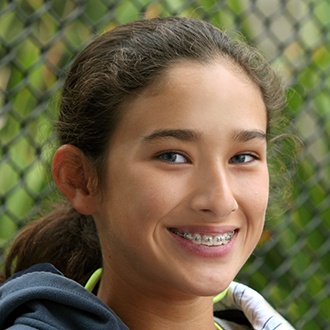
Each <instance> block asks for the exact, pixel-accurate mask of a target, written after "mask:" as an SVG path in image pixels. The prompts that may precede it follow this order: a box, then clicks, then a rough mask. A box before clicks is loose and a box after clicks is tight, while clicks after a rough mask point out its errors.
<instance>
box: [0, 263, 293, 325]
mask: <svg viewBox="0 0 330 330" xmlns="http://www.w3.org/2000/svg"><path fill="white" fill-rule="evenodd" d="M251 297H252V298H251ZM219 306H220V311H219V312H215V320H216V322H217V323H218V324H219V325H220V326H221V327H222V329H224V330H240V329H264V330H273V329H275V328H276V330H291V329H293V328H292V327H291V326H290V325H289V324H288V323H287V322H286V321H285V320H284V319H283V318H282V317H281V316H280V315H279V314H278V313H277V312H276V311H275V310H274V309H272V307H270V306H269V304H268V303H267V302H266V301H265V300H264V299H263V298H262V297H261V296H260V295H259V294H258V293H256V292H255V291H253V290H252V289H250V288H248V287H246V286H244V285H242V284H238V283H235V282H233V283H232V284H231V286H230V287H229V290H228V293H227V294H226V296H225V297H224V298H223V299H222V300H221V301H220V303H219ZM243 310H244V313H245V314H246V316H245V315H244V313H243V312H242V311H243ZM265 311H266V312H267V313H266V314H265V313H264V312H265ZM219 317H220V318H219ZM232 317H234V319H235V320H236V321H235V322H240V323H242V324H241V325H239V324H237V323H233V322H231V321H226V320H224V318H227V319H231V318H232ZM268 319H269V320H270V321H268V322H266V321H267V320H268ZM249 321H250V322H251V323H252V324H255V326H254V327H251V325H249ZM273 321H277V322H278V323H277V324H276V325H275V326H274V324H275V323H273ZM264 323H265V326H264V327H262V326H263V324H264ZM0 329H1V330H2V329H10V330H31V329H39V330H50V329H54V330H55V329H56V330H59V329H63V330H64V329H65V330H68V329H79V330H80V329H88V330H90V329H98V330H99V329H100V330H103V329H104V330H106V329H107V330H109V329H112V330H128V327H127V326H126V325H125V324H124V323H123V322H122V321H121V320H120V319H119V317H118V316H117V315H116V314H115V313H114V311H112V310H111V309H110V308H109V307H108V306H107V305H106V304H104V303H103V302H102V301H101V300H100V299H98V298H97V297H96V296H95V295H94V294H92V293H90V292H88V291H87V290H86V289H85V288H84V287H82V286H81V285H80V284H78V283H77V282H75V281H73V280H70V279H68V278H66V277H64V276H63V274H62V273H60V272H59V271H58V270H57V269H56V268H54V267H53V266H52V265H50V264H40V265H35V266H33V267H31V268H29V269H28V270H26V271H22V272H19V273H17V274H15V275H14V276H12V277H11V278H10V279H8V280H7V281H6V282H4V283H3V284H2V285H1V286H0Z"/></svg>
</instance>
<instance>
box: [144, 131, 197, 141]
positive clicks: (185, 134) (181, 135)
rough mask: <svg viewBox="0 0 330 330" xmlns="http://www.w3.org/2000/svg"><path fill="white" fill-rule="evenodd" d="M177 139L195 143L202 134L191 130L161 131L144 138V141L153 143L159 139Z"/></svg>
mask: <svg viewBox="0 0 330 330" xmlns="http://www.w3.org/2000/svg"><path fill="white" fill-rule="evenodd" d="M166 138H175V139H178V140H180V141H184V142H195V141H197V140H199V139H200V134H198V133H197V132H195V131H192V130H189V129H159V130H155V131H154V132H152V133H151V134H149V135H146V136H144V137H143V141H145V142H152V141H155V140H159V139H166Z"/></svg>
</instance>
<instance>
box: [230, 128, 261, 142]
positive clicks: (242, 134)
mask: <svg viewBox="0 0 330 330" xmlns="http://www.w3.org/2000/svg"><path fill="white" fill-rule="evenodd" d="M233 138H234V140H236V141H239V142H248V141H250V140H254V139H257V140H266V139H267V136H266V133H265V132H263V131H261V130H239V131H237V132H235V133H234V134H233Z"/></svg>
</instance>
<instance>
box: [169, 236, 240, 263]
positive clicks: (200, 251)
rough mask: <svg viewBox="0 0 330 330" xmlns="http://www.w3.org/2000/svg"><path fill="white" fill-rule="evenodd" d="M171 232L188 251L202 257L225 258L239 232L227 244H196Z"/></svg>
mask: <svg viewBox="0 0 330 330" xmlns="http://www.w3.org/2000/svg"><path fill="white" fill-rule="evenodd" d="M169 233H170V234H171V235H172V237H173V238H174V239H175V240H176V242H178V243H179V245H180V246H181V247H182V248H183V249H184V250H185V251H186V252H188V253H189V254H191V255H194V256H198V257H202V258H223V257H225V256H227V255H229V254H230V252H231V251H232V249H233V247H234V243H235V241H236V237H237V234H238V232H237V231H235V234H234V236H233V237H232V238H231V239H230V240H229V242H228V243H227V244H225V245H216V246H207V245H203V244H195V243H193V242H192V241H190V240H188V239H185V238H183V237H181V236H178V235H176V234H174V233H172V232H171V231H169Z"/></svg>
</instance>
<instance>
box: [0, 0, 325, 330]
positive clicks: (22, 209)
mask: <svg viewBox="0 0 330 330" xmlns="http://www.w3.org/2000/svg"><path fill="white" fill-rule="evenodd" d="M170 15H179V16H190V17H195V18H200V19H204V20H206V21H209V22H211V23H213V24H214V25H216V26H218V27H220V28H221V29H224V30H226V31H229V32H232V31H239V32H240V33H243V34H244V36H245V37H246V39H247V42H249V43H251V44H253V45H256V46H257V47H258V48H259V49H261V50H262V52H263V53H264V54H265V56H266V57H267V58H268V60H269V61H270V62H271V63H272V65H273V66H274V67H276V68H277V69H278V70H280V71H281V72H282V73H283V75H284V77H285V81H286V83H287V85H288V106H287V109H286V113H287V115H288V117H289V119H290V127H291V129H292V131H294V132H295V133H298V134H299V135H300V137H301V140H302V141H303V148H302V150H301V152H300V154H299V157H298V158H297V162H296V165H295V166H294V167H291V166H290V168H291V169H292V172H291V174H290V175H291V179H292V182H293V196H292V201H291V207H290V208H289V209H288V210H286V212H284V213H280V212H279V213H278V214H271V217H270V218H271V220H269V221H268V222H267V225H266V230H265V234H264V236H263V237H262V240H261V242H260V244H259V247H258V248H257V250H256V252H255V254H254V255H253V256H252V257H251V259H250V260H249V262H248V263H247V265H246V266H245V267H244V268H243V270H242V272H241V273H240V274H239V276H238V278H237V279H238V280H239V281H242V282H243V283H246V284H248V285H250V286H251V287H253V288H255V289H256V290H258V291H259V292H261V293H262V294H263V295H264V296H265V297H266V298H267V299H268V300H269V301H270V302H271V303H272V305H274V306H275V307H276V308H277V309H278V310H279V311H280V312H281V313H282V314H283V315H284V316H285V317H286V318H287V319H288V320H289V321H290V322H291V323H292V324H293V325H294V326H295V327H296V328H297V329H311V330H317V329H322V330H324V329H330V298H329V295H330V276H329V273H330V239H329V238H328V237H329V234H330V1H329V0H304V1H302V0H287V1H283V0H251V1H247V0H228V1H222V0H217V1H215V0H195V1H193V0H159V1H157V0H155V1H148V0H121V1H117V0H66V1H62V0H53V1H52V0H11V1H10V0H0V267H1V264H2V263H3V260H4V255H5V252H6V250H7V249H8V246H9V245H10V242H11V240H12V239H13V237H14V236H15V234H16V233H17V231H18V230H19V229H20V228H21V227H22V226H23V225H24V224H26V223H27V222H28V221H31V220H32V219H35V218H37V216H38V213H39V212H40V209H42V208H43V204H44V203H45V202H46V201H49V200H54V199H56V198H57V197H56V193H55V192H54V191H55V188H54V186H53V184H52V182H51V177H50V170H49V163H50V161H51V157H52V151H53V148H54V141H53V132H52V126H53V124H52V123H53V121H54V119H55V118H56V113H57V109H58V95H59V91H60V88H61V85H62V82H63V79H64V77H65V72H66V69H67V67H68V65H69V64H70V62H71V61H72V59H73V58H74V57H75V55H76V54H77V53H78V52H79V51H80V50H81V49H82V48H83V46H84V45H86V44H87V43H88V42H89V41H90V40H91V39H92V38H93V37H94V36H95V35H98V34H100V33H102V32H104V31H106V30H109V29H112V28H113V27H115V26H116V25H118V24H121V23H125V22H129V21H132V20H136V19H139V18H144V17H147V18H150V17H155V16H170ZM289 165H290V164H289ZM293 169H294V171H293ZM275 171H276V168H275Z"/></svg>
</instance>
